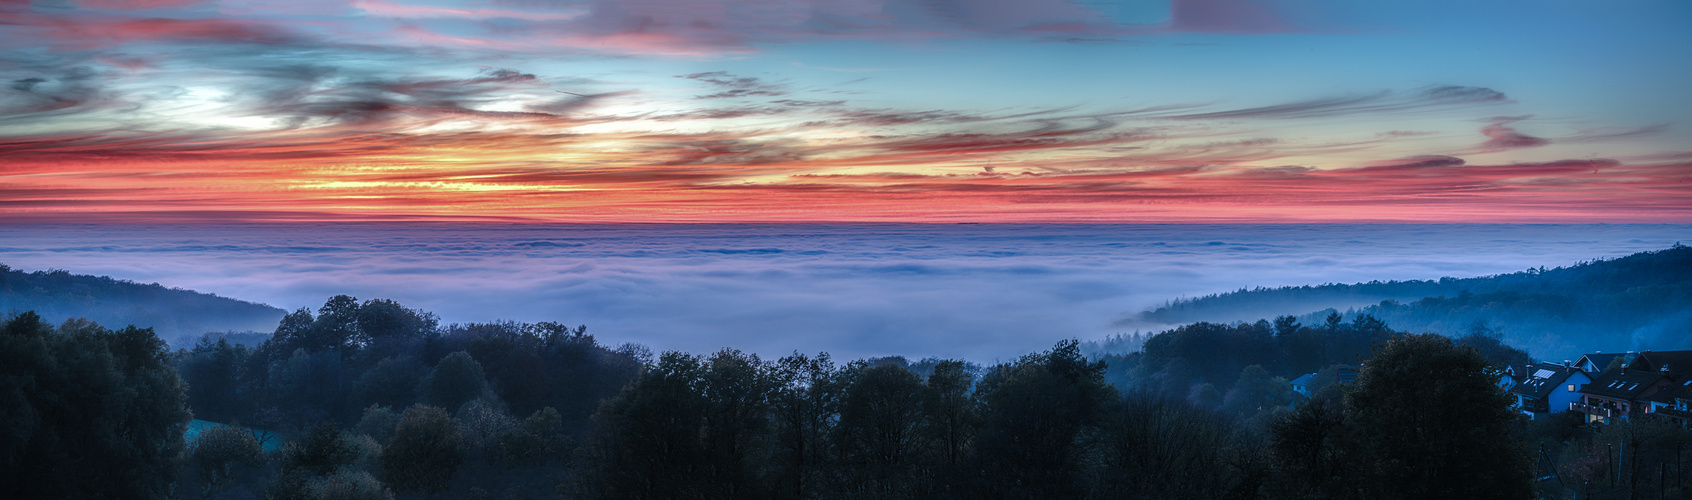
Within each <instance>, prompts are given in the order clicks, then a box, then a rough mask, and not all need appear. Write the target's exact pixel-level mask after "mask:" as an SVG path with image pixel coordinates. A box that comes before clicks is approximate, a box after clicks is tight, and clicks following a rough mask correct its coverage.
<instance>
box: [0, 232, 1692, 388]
mask: <svg viewBox="0 0 1692 500" xmlns="http://www.w3.org/2000/svg"><path fill="white" fill-rule="evenodd" d="M1685 240H1692V226H1688V225H1045V226H1039V225H995V224H983V225H975V224H963V225H918V224H826V225H823V224H786V225H487V224H433V223H431V224H422V223H416V224H375V223H369V224H354V223H343V224H293V225H180V226H126V227H113V226H91V225H14V226H5V227H0V262H3V263H5V264H7V265H10V266H12V267H14V268H19V269H24V270H37V269H49V268H60V269H66V270H70V271H72V272H74V273H79V274H95V275H109V276H112V277H114V278H119V279H129V280H134V281H139V282H143V283H148V282H158V283H161V284H164V285H166V286H172V287H181V288H188V289H193V290H198V291H203V292H210V293H216V294H219V295H223V296H226V297H235V298H240V299H244V300H252V301H258V302H265V303H269V304H271V305H275V306H278V307H282V308H285V309H295V308H299V307H312V308H315V307H317V306H319V305H321V304H322V303H323V301H324V299H326V298H327V297H329V296H331V295H336V294H349V295H353V296H355V297H358V298H360V299H368V298H391V299H395V300H398V301H400V302H401V303H403V304H405V305H407V306H410V307H416V308H421V309H425V310H429V311H433V312H435V313H437V314H439V315H440V316H441V318H442V320H443V322H447V323H451V322H485V321H493V320H500V319H510V320H519V321H560V322H566V323H570V324H587V325H588V326H589V331H590V332H593V333H595V334H596V335H598V336H599V337H600V338H601V339H602V340H603V341H605V342H610V343H616V342H639V343H644V344H647V345H649V346H651V347H653V348H654V349H657V350H663V349H679V350H686V351H693V352H706V351H713V350H716V349H719V348H722V347H730V346H732V347H736V348H740V349H744V350H749V351H753V352H757V353H760V354H765V355H780V354H785V353H789V352H792V351H794V350H799V351H805V352H816V351H829V352H831V353H833V354H835V355H836V356H837V357H845V358H847V359H851V358H855V357H860V356H875V355H887V354H902V355H906V356H914V357H922V356H931V355H932V356H946V357H963V358H968V359H972V360H978V361H992V360H995V359H1007V358H1009V357H1012V356H1015V355H1018V354H1021V353H1027V352H1034V351H1039V350H1042V349H1045V348H1048V347H1050V346H1051V345H1052V343H1053V342H1054V341H1056V340H1058V339H1063V338H1082V339H1093V338H1100V337H1104V336H1106V335H1108V334H1111V333H1118V332H1131V331H1133V330H1134V329H1136V328H1141V329H1146V330H1151V329H1158V328H1161V327H1163V326H1165V325H1157V324H1136V323H1134V322H1133V321H1132V313H1137V312H1139V311H1142V310H1145V309H1148V308H1152V307H1156V306H1158V305H1162V304H1163V303H1165V301H1167V300H1169V299H1171V298H1176V297H1182V296H1192V295H1200V294H1209V293H1215V292H1223V291H1230V290H1236V289H1239V288H1244V287H1257V286H1284V285H1304V284H1319V283H1328V282H1358V281H1370V280H1395V279H1396V280H1408V279H1432V278H1439V277H1443V276H1452V277H1470V276H1479V275H1487V274H1496V273H1504V272H1511V271H1519V270H1523V269H1526V268H1529V267H1538V266H1558V265H1567V264H1572V263H1575V262H1577V261H1582V260H1589V259H1594V258H1608V257H1619V256H1624V255H1628V254H1631V253H1634V252H1639V251H1645V250H1656V249H1662V248H1666V247H1668V246H1670V245H1673V244H1674V243H1675V242H1677V241H1685ZM1287 312H1288V313H1295V314H1296V313H1303V312H1308V311H1287Z"/></svg>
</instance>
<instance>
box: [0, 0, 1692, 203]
mask: <svg viewBox="0 0 1692 500" xmlns="http://www.w3.org/2000/svg"><path fill="white" fill-rule="evenodd" d="M1688 21H1692V3H1688V2H1685V1H1682V0H1637V1H1635V0H1629V1H1612V2H1594V1H1588V0H1580V1H1575V0H1546V1H1533V2H1525V1H1491V0H1462V1H1455V0H1453V1H1447V0H1431V1H1420V2H1351V1H1340V0H1166V1H1120V2H1109V1H1063V0H973V1H965V0H951V1H948V0H814V1H782V0H746V1H724V0H599V1H571V0H428V1H399V0H291V1H282V0H135V1H123V0H0V83H3V86H0V222H7V223H84V222H97V223H178V222H196V223H203V222H216V223H244V222H322V221H416V220H424V221H492V222H555V223H558V222H562V223H577V222H813V221H868V222H958V221H971V222H1128V223H1138V222H1187V223H1218V222H1230V223H1231V222H1246V223H1291V222H1483V223H1484V222H1505V223H1545V222H1551V223H1586V222H1608V223H1687V222H1692V146H1688V144H1692V142H1689V140H1688V139H1692V99H1688V98H1687V97H1686V94H1685V89H1687V88H1692V65H1689V64H1687V63H1686V62H1687V61H1692V29H1686V26H1687V24H1688Z"/></svg>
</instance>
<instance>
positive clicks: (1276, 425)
mask: <svg viewBox="0 0 1692 500" xmlns="http://www.w3.org/2000/svg"><path fill="white" fill-rule="evenodd" d="M1342 410H1343V408H1341V405H1340V404H1337V401H1335V400H1333V399H1332V398H1312V399H1308V400H1306V401H1304V402H1303V403H1300V404H1299V405H1298V407H1297V408H1295V409H1294V410H1293V411H1291V412H1287V413H1284V414H1281V415H1280V416H1279V417H1278V418H1277V419H1276V420H1275V421H1274V422H1273V423H1272V424H1270V428H1269V435H1270V438H1269V445H1270V448H1269V451H1270V454H1271V456H1273V457H1274V459H1275V461H1276V464H1277V466H1278V467H1279V469H1280V471H1281V473H1282V481H1280V484H1279V485H1278V489H1277V492H1278V493H1279V494H1280V495H1279V496H1283V497H1288V498H1318V497H1323V496H1328V497H1333V496H1344V495H1343V494H1341V492H1342V491H1343V490H1342V488H1343V487H1344V483H1343V482H1340V480H1339V478H1338V477H1337V476H1339V475H1340V474H1341V472H1342V470H1343V469H1342V468H1341V467H1342V465H1343V462H1342V458H1341V457H1342V455H1341V450H1340V448H1339V447H1340V442H1339V441H1340V440H1341V439H1342V435H1341V432H1343V428H1342V426H1343V425H1344V424H1345V416H1344V414H1343V413H1342Z"/></svg>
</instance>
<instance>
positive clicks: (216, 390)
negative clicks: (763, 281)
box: [0, 245, 1692, 499]
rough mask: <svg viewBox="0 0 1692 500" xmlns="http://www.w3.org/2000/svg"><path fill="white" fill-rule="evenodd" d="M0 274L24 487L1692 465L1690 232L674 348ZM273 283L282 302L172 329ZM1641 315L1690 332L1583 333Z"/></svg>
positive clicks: (1595, 472)
mask: <svg viewBox="0 0 1692 500" xmlns="http://www.w3.org/2000/svg"><path fill="white" fill-rule="evenodd" d="M0 271H3V274H0V292H3V293H4V295H3V297H4V299H5V303H4V305H5V307H6V309H9V310H10V312H8V313H7V315H6V318H5V321H4V324H3V325H0V381H4V384H0V398H3V399H4V401H0V412H3V413H0V418H3V419H4V421H5V422H4V426H0V428H3V429H5V432H4V433H0V449H3V450H5V451H6V453H5V454H4V455H0V459H3V460H4V463H0V489H3V490H5V491H11V492H16V493H17V494H18V495H17V496H16V497H17V498H99V497H122V498H195V499H198V498H270V499H355V498H356V499H363V498H537V499H538V498H1403V497H1407V496H1408V497H1417V498H1425V497H1443V498H1458V497H1462V498H1527V497H1563V496H1568V495H1577V496H1579V497H1580V498H1638V497H1639V496H1640V495H1647V494H1656V495H1660V496H1664V497H1676V498H1679V497H1683V496H1686V495H1689V494H1692V489H1688V488H1687V484H1686V482H1685V481H1684V480H1683V479H1682V473H1683V472H1684V471H1685V469H1686V466H1687V465H1688V464H1687V463H1686V462H1687V459H1688V458H1692V457H1683V455H1684V453H1683V452H1684V451H1686V450H1685V449H1686V448H1687V447H1688V446H1689V445H1692V431H1689V430H1688V419H1689V418H1692V412H1689V411H1688V408H1687V403H1688V401H1689V400H1692V351H1679V350H1676V349H1677V348H1683V347H1685V346H1684V345H1683V344H1680V343H1679V342H1684V341H1685V340H1684V339H1685V335H1684V333H1685V332H1686V331H1687V324H1686V311H1688V310H1689V308H1688V306H1689V305H1692V248H1687V247H1683V246H1679V245H1676V246H1675V247H1673V248H1669V249H1666V250H1661V251H1656V252H1644V253H1639V254H1635V255H1632V256H1628V257H1624V258H1618V259H1612V260H1597V261H1591V262H1584V263H1581V264H1578V265H1575V266H1572V267H1564V268H1557V269H1542V268H1541V269H1532V270H1529V271H1527V272H1522V273H1512V274H1505V275H1496V276H1488V277H1481V278H1469V279H1449V278H1447V279H1442V280H1438V281H1414V282H1386V283H1383V282H1372V283H1364V284H1357V285H1323V286H1318V287H1292V288H1283V289H1255V290H1244V291H1241V292H1236V293H1231V294H1220V295H1211V296H1204V297H1198V298H1194V299H1185V300H1181V301H1175V302H1171V303H1169V304H1168V305H1166V306H1164V307H1161V308H1157V309H1154V310H1148V311H1146V312H1144V313H1141V315H1142V316H1147V317H1170V318H1176V319H1178V320H1183V321H1192V322H1189V323H1186V324H1183V325H1180V326H1177V327H1173V328H1169V329H1166V330H1163V331H1160V332H1157V333H1135V334H1123V335H1114V336H1111V337H1108V338H1104V339H1093V340H1086V341H1080V340H1065V341H1060V342H1057V343H1056V344H1055V345H1053V346H1052V347H1051V348H1049V349H1046V350H1042V351H1039V352H1032V353H1027V354H1024V355H1022V356H1019V357H1016V358H1014V359H1011V360H1008V361H996V362H992V363H980V362H978V361H975V360H968V359H942V358H934V357H930V358H922V359H909V358H906V357H902V356H881V357H866V358H862V359H851V360H846V359H836V358H835V357H833V356H831V355H830V354H829V353H827V352H819V353H815V354H806V353H799V352H794V353H792V354H789V355H785V356H779V357H764V356H760V355H758V354H755V353H749V352H743V351H740V350H736V349H733V348H725V349H722V350H718V351H714V352H703V353H689V352H681V351H664V352H661V353H655V352H653V351H652V350H651V349H650V348H649V347H646V346H643V345H639V344H632V343H625V344H620V345H607V344H604V343H601V341H600V340H599V339H597V338H596V337H595V335H593V334H591V333H589V327H588V326H586V325H577V326H569V325H565V324H561V323H556V322H533V323H530V322H517V321H498V322H491V323H454V324H442V322H441V321H440V319H439V318H438V317H437V316H435V315H434V314H433V313H430V312H428V311H423V310H419V309H415V308H411V307H408V306H406V305H404V304H401V303H399V302H396V301H393V300H387V299H381V298H371V299H365V300H360V299H358V298H354V297H351V296H346V295H338V296H334V297H331V298H329V299H328V300H327V301H326V302H324V303H323V304H322V305H321V306H320V307H316V308H301V309H298V310H295V311H292V312H286V313H282V312H281V311H279V310H276V309H274V308H270V307H268V306H262V305H258V304H253V303H249V302H242V301H236V300H233V299H225V298H221V297H216V296H211V295H204V294H198V293H195V292H191V291H187V290H179V289H167V288H164V287H161V286H159V285H156V284H154V285H142V284H137V283H132V282H127V281H122V280H113V279H110V278H101V277H93V276H82V275H74V274H70V273H68V272H65V271H51V272H48V271H36V272H24V271H21V270H15V269H11V268H9V267H7V268H4V269H0ZM1417 294H1427V295H1424V296H1422V297H1421V298H1412V296H1414V295H1417ZM1388 295H1389V296H1392V297H1397V299H1383V300H1382V301H1381V302H1380V303H1379V304H1377V305H1371V306H1368V307H1363V308H1348V309H1347V310H1344V311H1340V310H1337V309H1333V308H1325V309H1320V310H1314V311H1310V310H1304V311H1301V310H1297V309H1291V310H1284V314H1276V315H1273V316H1270V317H1264V318H1261V319H1255V320H1249V321H1248V320H1245V319H1244V318H1226V319H1222V318H1215V315H1216V314H1238V313H1239V312H1240V311H1250V310H1263V309H1264V307H1267V306H1263V305H1262V304H1269V305H1273V306H1278V307H1285V308H1295V307H1301V306H1302V307H1305V308H1306V309H1309V307H1308V306H1310V305H1313V304H1315V305H1319V304H1324V302H1323V300H1325V299H1327V300H1355V298H1356V297H1358V296H1364V297H1368V298H1369V299H1371V300H1372V299H1374V298H1378V297H1380V296H1388ZM1336 297H1338V299H1336ZM1254 306H1255V307H1256V309H1251V307H1254ZM1217 311H1225V312H1223V313H1217ZM278 313H281V314H280V318H277V319H272V320H270V321H276V324H275V326H274V327H273V328H271V329H270V330H271V331H269V332H262V331H261V332H253V331H240V330H235V329H234V328H230V329H229V330H227V331H223V332H212V333H204V334H200V335H184V336H181V337H179V338H176V339H174V346H173V345H172V344H167V342H166V341H165V340H163V339H161V338H160V335H158V331H159V330H160V329H176V330H178V331H180V330H181V329H183V328H203V327H204V326H203V325H208V324H219V325H222V324H227V325H243V324H252V323H253V322H256V321H266V318H267V317H271V318H274V316H271V315H273V314H278ZM1206 314H1211V316H1206ZM49 318H51V319H49ZM88 318H93V319H88ZM1204 319H1212V321H1204ZM149 321H150V323H149ZM137 323H141V324H150V325H157V326H150V327H137V326H134V325H135V324H137ZM1556 323H1565V324H1568V325H1574V326H1576V327H1578V329H1579V330H1580V331H1583V332H1586V333H1585V334H1584V335H1576V334H1573V333H1570V332H1573V331H1574V330H1575V329H1573V328H1562V329H1559V328H1557V327H1556ZM108 324H109V325H117V324H124V325H125V326H123V327H122V328H115V327H109V326H105V325H108ZM1450 324H1460V325H1462V326H1461V327H1460V328H1459V330H1458V331H1456V332H1452V333H1447V334H1445V335H1441V334H1438V333H1417V332H1425V331H1442V329H1441V328H1440V327H1441V326H1442V325H1450ZM1513 324H1527V325H1531V326H1532V328H1521V327H1512V326H1511V325H1513ZM1405 325H1408V326H1405ZM1507 328H1513V329H1515V331H1518V332H1519V331H1523V330H1528V331H1534V332H1539V334H1540V335H1542V336H1544V337H1545V338H1556V339H1558V340H1559V341H1560V342H1562V343H1561V344H1540V345H1536V346H1535V347H1537V348H1539V349H1545V351H1542V352H1548V353H1554V354H1561V355H1563V356H1564V358H1567V359H1563V358H1556V359H1553V358H1546V357H1542V356H1535V352H1536V351H1535V350H1532V349H1524V348H1523V346H1521V345H1513V344H1512V343H1510V342H1509V341H1508V339H1507V337H1506V336H1505V335H1503V333H1502V331H1503V330H1504V329H1507ZM1642 328H1660V329H1667V330H1669V331H1670V333H1667V334H1657V336H1655V337H1649V338H1655V339H1658V340H1659V341H1660V342H1661V345H1660V346H1645V347H1647V348H1643V349H1635V350H1615V349H1609V350H1607V351H1608V352H1609V353H1608V354H1605V352H1604V351H1606V350H1603V349H1590V350H1589V351H1586V352H1578V354H1574V355H1569V354H1563V353H1575V352H1577V351H1579V350H1581V349H1585V348H1587V347H1592V346H1608V345H1617V344H1621V343H1622V342H1626V341H1631V340H1633V339H1636V338H1638V334H1637V332H1638V331H1639V330H1640V329H1642ZM1623 345H1625V346H1626V347H1634V344H1623ZM1565 346H1573V347H1565ZM1650 347H1660V348H1657V349H1651V348H1650ZM1565 386H1566V387H1565ZM1571 398H1573V399H1571ZM1407 492H1413V494H1409V493H1407Z"/></svg>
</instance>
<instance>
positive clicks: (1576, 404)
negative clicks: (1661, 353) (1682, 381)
mask: <svg viewBox="0 0 1692 500" xmlns="http://www.w3.org/2000/svg"><path fill="white" fill-rule="evenodd" d="M1673 382H1674V381H1673V380H1672V379H1670V378H1669V377H1668V376H1667V375H1665V374H1663V373H1661V372H1657V371H1649V370H1635V369H1631V368H1627V367H1624V368H1618V369H1615V370H1610V371H1606V372H1603V373H1600V374H1598V375H1597V376H1596V377H1594V378H1593V380H1592V383H1589V384H1586V387H1584V388H1579V392H1580V394H1581V398H1580V399H1579V400H1577V401H1573V402H1570V403H1569V410H1571V411H1578V412H1581V413H1585V414H1586V415H1587V418H1586V422H1587V423H1604V424H1608V423H1614V422H1616V421H1617V420H1616V419H1623V420H1625V419H1629V418H1632V417H1635V416H1638V415H1643V414H1646V413H1649V412H1650V406H1651V404H1650V402H1649V401H1650V399H1651V398H1653V397H1655V396H1656V395H1657V392H1658V391H1659V390H1661V389H1662V388H1664V387H1667V386H1669V384H1671V383H1673Z"/></svg>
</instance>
